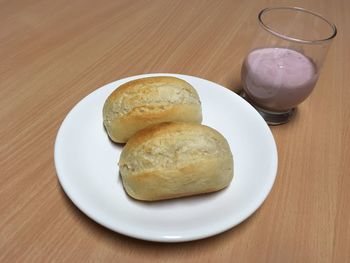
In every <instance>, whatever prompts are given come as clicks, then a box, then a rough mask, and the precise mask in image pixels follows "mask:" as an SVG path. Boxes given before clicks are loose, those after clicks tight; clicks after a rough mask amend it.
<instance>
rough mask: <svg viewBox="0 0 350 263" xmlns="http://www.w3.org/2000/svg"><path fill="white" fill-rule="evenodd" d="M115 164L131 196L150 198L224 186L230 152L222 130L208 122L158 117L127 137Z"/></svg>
mask: <svg viewBox="0 0 350 263" xmlns="http://www.w3.org/2000/svg"><path fill="white" fill-rule="evenodd" d="M119 170H120V174H121V177H122V181H123V185H124V188H125V190H126V192H127V193H128V194H129V195H130V196H131V197H133V198H135V199H138V200H145V201H155V200H163V199H169V198H177V197H182V196H189V195H196V194H202V193H208V192H214V191H217V190H220V189H223V188H225V187H227V186H228V185H229V184H230V182H231V180H232V178H233V156H232V153H231V150H230V147H229V145H228V143H227V141H226V139H225V138H224V137H223V135H221V134H220V133H219V132H218V131H216V130H214V129H212V128H210V127H207V126H204V125H201V124H193V123H183V122H172V123H161V124H157V125H154V126H151V127H148V128H145V129H143V130H141V131H139V132H138V133H136V134H135V135H134V136H133V137H131V138H130V140H129V141H128V142H127V144H126V145H125V147H124V149H123V151H122V153H121V156H120V160H119Z"/></svg>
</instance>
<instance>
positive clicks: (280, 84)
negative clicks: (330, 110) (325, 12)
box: [241, 7, 337, 125]
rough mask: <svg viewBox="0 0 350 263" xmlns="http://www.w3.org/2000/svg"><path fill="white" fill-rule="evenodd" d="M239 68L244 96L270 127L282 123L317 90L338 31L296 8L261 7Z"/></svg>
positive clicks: (309, 12)
mask: <svg viewBox="0 0 350 263" xmlns="http://www.w3.org/2000/svg"><path fill="white" fill-rule="evenodd" d="M258 21H259V25H260V28H259V31H258V33H257V34H256V36H255V38H254V40H253V43H252V47H251V49H250V52H249V53H248V55H247V56H246V58H245V60H244V62H243V65H242V74H241V79H242V84H243V90H242V94H241V95H242V96H243V97H244V98H245V99H246V100H247V101H248V102H249V103H250V104H252V105H253V106H254V107H255V108H256V109H257V111H258V112H259V113H260V114H261V115H262V116H263V118H264V119H265V121H266V122H267V123H268V124H271V125H277V124H282V123H286V122H288V121H289V120H290V118H291V116H292V115H293V113H294V111H295V108H296V106H297V105H298V104H300V103H301V102H302V101H303V100H305V99H306V98H307V97H308V96H309V95H310V93H311V91H312V90H313V88H314V87H315V84H316V82H317V79H318V77H319V73H320V69H321V67H322V64H323V62H324V59H325V57H326V54H327V51H328V48H329V46H330V43H331V41H332V39H333V38H334V37H335V36H336V34H337V29H336V26H335V25H334V24H333V23H331V22H329V21H328V20H327V19H326V18H324V17H323V16H321V15H319V14H317V13H314V12H311V11H308V10H306V9H303V8H299V7H274V8H265V9H263V10H262V11H261V12H260V13H259V15H258Z"/></svg>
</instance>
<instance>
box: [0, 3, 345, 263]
mask: <svg viewBox="0 0 350 263" xmlns="http://www.w3.org/2000/svg"><path fill="white" fill-rule="evenodd" d="M273 3H276V4H277V5H284V4H288V2H283V1H282V2H281V1H277V0H276V1H266V0H265V1H238V0H227V1H170V0H169V1H161V0H159V1H153V0H144V1H129V0H119V1H115V0H111V1H92V0H89V1H86V0H77V1H68V0H59V1H43V0H35V1H34V0H26V1H19V0H16V1H1V2H0V25H1V30H0V105H1V111H0V120H1V124H0V127H1V129H0V131H1V133H0V135H1V136H0V140H1V143H0V149H1V151H0V153H1V158H0V169H1V170H0V174H1V177H0V200H1V201H0V252H1V253H0V261H1V262H318V263H319V262H350V216H349V215H350V204H349V201H350V194H349V193H350V190H349V189H350V124H349V123H350V77H349V76H350V67H349V60H350V52H349V50H350V48H349V47H350V30H349V29H350V20H349V11H350V2H349V1H346V0H338V1H326V0H324V1H316V0H313V1H312V0H310V1H302V2H298V3H295V4H300V5H299V6H302V7H306V8H310V9H313V10H315V11H318V12H320V13H323V14H325V15H326V16H327V17H329V18H330V19H331V20H332V21H333V22H335V23H336V25H337V27H338V30H339V34H338V36H337V38H336V39H335V41H334V42H333V44H332V47H331V49H330V51H329V54H328V58H327V61H326V63H325V65H324V68H323V72H322V76H321V78H320V80H319V82H318V84H317V87H316V89H315V91H314V92H313V94H312V96H311V97H310V98H308V99H307V100H306V101H305V102H304V103H303V104H302V105H300V107H299V110H298V114H297V115H296V117H295V119H294V120H293V121H292V122H290V123H289V124H287V125H283V126H276V127H272V128H271V129H272V132H273V134H274V136H275V140H276V143H277V147H278V152H279V169H278V176H277V180H276V182H275V184H274V186H273V189H272V191H271V193H270V195H269V196H268V198H267V200H266V201H265V203H264V204H263V206H262V207H261V208H260V209H259V210H258V211H257V212H256V213H254V214H253V216H251V217H250V218H249V219H248V220H246V221H245V222H244V223H242V224H240V225H239V226H237V227H235V228H233V229H231V230H229V231H227V232H225V233H223V234H220V235H217V236H214V237H211V238H207V239H205V240H199V241H194V242H187V243H179V244H162V243H152V242H147V241H141V240H136V239H133V238H129V237H125V236H123V235H120V234H117V233H114V232H112V231H109V230H107V229H105V228H104V227H102V226H100V225H98V224H97V223H95V222H94V221H92V220H90V219H89V218H88V217H87V216H85V215H84V214H83V213H82V212H80V211H79V210H78V209H77V208H76V207H75V206H74V205H73V204H72V203H71V201H70V200H69V199H68V198H67V196H66V195H65V193H64V192H63V191H62V189H61V187H60V185H59V183H58V180H57V176H56V172H55V167H54V162H53V152H54V141H55V136H56V134H57V130H58V128H59V126H60V124H61V122H62V120H63V119H64V117H65V116H66V114H67V113H68V111H69V110H70V109H71V108H72V107H73V106H74V105H75V104H76V103H77V102H78V101H79V100H80V99H81V98H83V97H84V96H86V95H87V94H89V93H90V92H92V91H93V90H95V89H96V88H98V87H100V86H102V85H104V84H106V83H109V82H111V81H113V80H116V79H120V78H123V77H126V76H131V75H136V74H142V73H151V72H171V73H182V74H189V75H195V76H198V77H202V78H205V79H209V80H212V81H214V82H217V83H219V84H222V85H224V86H226V87H228V88H230V89H232V90H234V91H237V90H239V88H240V76H239V71H240V67H241V62H242V59H243V58H244V55H245V54H246V52H247V50H248V48H249V43H250V41H251V40H252V38H253V36H254V30H255V26H256V18H255V17H256V14H257V12H258V10H260V9H261V8H263V7H266V6H272V5H274V4H273Z"/></svg>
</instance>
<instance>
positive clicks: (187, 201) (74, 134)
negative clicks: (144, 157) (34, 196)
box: [55, 74, 277, 242]
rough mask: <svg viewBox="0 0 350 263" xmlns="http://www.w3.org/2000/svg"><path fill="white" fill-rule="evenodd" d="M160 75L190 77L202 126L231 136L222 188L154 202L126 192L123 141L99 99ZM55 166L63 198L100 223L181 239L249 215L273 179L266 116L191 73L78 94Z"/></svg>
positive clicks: (273, 150) (156, 237)
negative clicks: (109, 126) (115, 136)
mask: <svg viewBox="0 0 350 263" xmlns="http://www.w3.org/2000/svg"><path fill="white" fill-rule="evenodd" d="M159 75H163V76H164V75H167V76H175V77H178V78H181V79H184V80H185V81H187V82H189V83H190V84H191V85H192V86H193V87H194V88H195V89H196V90H197V92H198V94H199V96H200V99H201V102H202V110H203V124H205V125H208V126H211V127H213V128H215V129H216V130H218V131H219V132H220V133H221V134H223V135H224V136H225V137H226V139H227V141H228V142H229V145H230V147H231V151H232V153H233V156H234V178H233V180H232V182H231V184H230V186H229V187H227V188H226V189H224V190H221V191H218V192H216V193H212V194H206V195H200V196H193V197H185V198H179V199H173V200H167V201H160V202H141V201H136V200H134V199H132V198H130V197H129V196H128V195H127V194H126V193H125V191H124V189H123V185H122V181H121V178H120V176H119V170H118V165H117V163H118V160H119V156H120V153H121V151H122V147H123V145H117V144H114V143H112V142H111V141H110V140H109V139H108V136H107V134H106V131H105V130H104V127H103V123H102V121H103V119H102V108H103V104H104V102H105V100H106V98H107V97H108V95H109V94H110V93H111V92H112V91H113V90H114V89H116V88H117V87H118V86H119V85H121V84H122V83H125V82H127V81H130V80H133V79H137V78H143V77H150V76H159ZM55 166H56V170H57V175H58V178H59V181H60V183H61V185H62V187H63V189H64V191H65V192H66V194H67V195H68V197H69V198H70V199H71V200H72V201H73V203H74V204H75V205H76V206H77V207H78V208H79V209H80V210H82V211H83V212H84V213H85V214H86V215H87V216H89V217H90V218H91V219H93V220H95V221H96V222H98V223H99V224H101V225H103V226H105V227H107V228H109V229H111V230H113V231H116V232H118V233H121V234H124V235H128V236H131V237H135V238H139V239H145V240H152V241H160V242H180V241H189V240H195V239H201V238H205V237H209V236H212V235H215V234H218V233H221V232H223V231H225V230H227V229H230V228H232V227H233V226H235V225H237V224H239V223H240V222H242V221H243V220H245V219H246V218H247V217H249V216H250V215H251V214H252V213H253V212H254V211H255V210H256V209H257V208H258V207H259V206H260V205H261V204H262V203H263V201H264V200H265V198H266V197H267V195H268V193H269V191H270V190H271V187H272V185H273V183H274V181H275V177H276V172H277V150H276V144H275V141H274V139H273V136H272V134H271V131H270V129H269V127H268V126H267V125H266V123H265V121H264V120H263V119H262V118H261V117H260V115H259V114H258V113H257V112H256V111H255V110H254V108H253V107H251V106H250V105H249V104H248V103H247V102H246V101H245V100H243V99H242V98H241V97H240V96H238V95H236V94H235V93H233V92H232V91H230V90H228V89H226V88H224V87H222V86H220V85H218V84H215V83H213V82H210V81H207V80H204V79H200V78H197V77H192V76H186V75H178V74H147V75H139V76H133V77H129V78H125V79H121V80H118V81H115V82H113V83H110V84H108V85H105V86H103V87H101V88H99V89H97V90H96V91H94V92H92V93H91V94H89V95H88V96H86V97H85V98H84V99H82V100H81V101H80V102H79V103H78V104H77V105H76V106H75V107H74V108H73V109H72V110H71V111H70V112H69V114H68V115H67V117H66V118H65V120H64V121H63V123H62V125H61V127H60V129H59V131H58V134H57V138H56V143H55Z"/></svg>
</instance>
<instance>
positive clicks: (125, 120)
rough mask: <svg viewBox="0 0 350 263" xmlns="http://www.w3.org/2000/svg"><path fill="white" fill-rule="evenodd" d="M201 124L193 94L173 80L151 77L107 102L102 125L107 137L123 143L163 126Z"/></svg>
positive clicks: (117, 92) (133, 83) (122, 88)
mask: <svg viewBox="0 0 350 263" xmlns="http://www.w3.org/2000/svg"><path fill="white" fill-rule="evenodd" d="M168 121H182V122H193V123H201V122H202V109H201V103H200V100H199V96H198V94H197V92H196V90H195V89H194V88H193V87H192V86H191V85H190V84H189V83H187V82H186V81H184V80H182V79H179V78H175V77H168V76H162V77H150V78H142V79H137V80H133V81H130V82H127V83H125V84H123V85H121V86H120V87H118V88H117V89H116V90H115V91H113V92H112V94H111V95H110V96H109V97H108V98H107V100H106V102H105V104H104V107H103V123H104V125H105V127H106V130H107V132H108V135H109V137H110V138H111V139H112V140H113V141H115V142H119V143H124V142H126V141H127V140H128V139H129V138H130V137H131V136H132V135H133V134H135V133H136V132H137V131H139V130H141V129H143V128H145V127H147V126H150V125H153V124H157V123H162V122H168Z"/></svg>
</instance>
